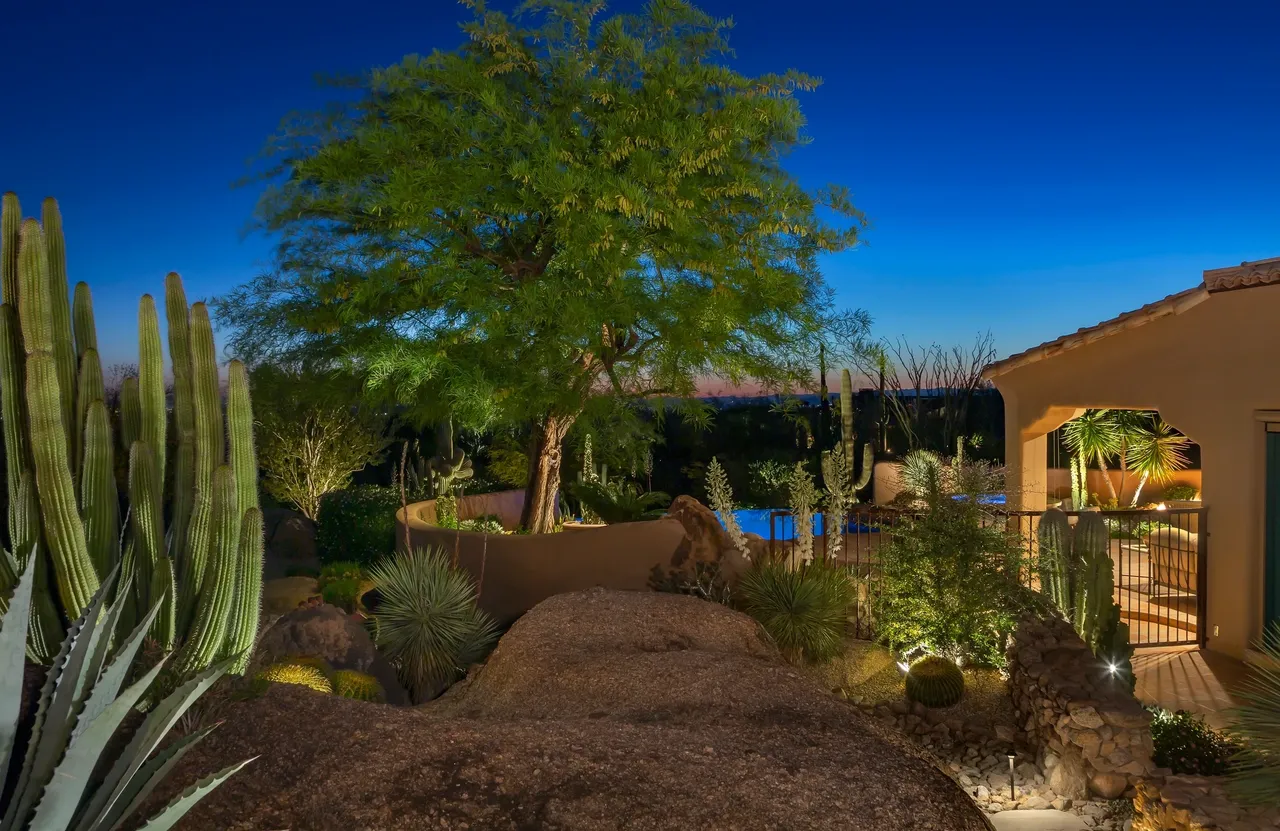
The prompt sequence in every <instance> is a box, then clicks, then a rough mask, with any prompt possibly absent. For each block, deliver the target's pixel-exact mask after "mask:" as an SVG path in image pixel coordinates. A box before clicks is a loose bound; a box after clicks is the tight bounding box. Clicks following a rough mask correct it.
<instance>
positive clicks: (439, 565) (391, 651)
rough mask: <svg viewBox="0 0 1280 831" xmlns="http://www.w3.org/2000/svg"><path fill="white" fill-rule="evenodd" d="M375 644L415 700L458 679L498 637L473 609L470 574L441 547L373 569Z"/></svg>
mask: <svg viewBox="0 0 1280 831" xmlns="http://www.w3.org/2000/svg"><path fill="white" fill-rule="evenodd" d="M370 577H371V579H372V580H373V585H374V588H375V590H376V591H377V594H378V601H377V605H376V608H375V609H374V610H373V631H374V640H375V642H376V643H377V645H378V648H379V649H380V650H381V651H382V654H383V655H385V656H386V657H387V658H388V659H389V660H390V661H391V662H392V663H393V664H394V665H395V666H396V669H397V671H398V672H399V675H400V680H401V681H403V682H404V685H405V687H407V688H408V689H409V691H410V693H412V694H413V696H414V699H415V700H417V701H423V700H426V699H429V698H430V697H432V696H433V695H434V694H436V693H437V692H439V691H440V690H441V689H442V688H443V687H445V686H447V685H448V684H450V683H452V682H453V681H455V680H457V678H458V677H459V676H460V675H461V674H462V673H463V672H464V671H465V670H466V668H467V667H468V666H470V665H471V664H473V663H476V662H477V661H480V660H483V658H484V657H485V656H486V655H487V654H488V653H489V650H490V649H492V648H493V645H494V643H495V642H496V641H497V639H498V627H497V625H496V624H495V623H494V621H493V619H492V618H490V617H489V616H488V615H487V614H485V613H484V612H482V611H480V609H479V608H477V606H476V587H475V584H474V583H473V582H472V581H471V577H470V575H468V574H467V573H466V572H465V571H462V570H461V569H457V568H453V567H452V566H451V565H450V560H449V556H448V555H447V554H446V553H445V552H444V551H443V550H441V549H438V548H430V549H416V550H414V551H413V552H411V553H401V554H397V555H396V556H394V557H391V558H388V559H386V560H384V561H383V562H381V563H379V564H378V565H377V566H375V567H374V568H373V570H372V572H371V573H370Z"/></svg>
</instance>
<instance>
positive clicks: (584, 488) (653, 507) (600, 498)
mask: <svg viewBox="0 0 1280 831" xmlns="http://www.w3.org/2000/svg"><path fill="white" fill-rule="evenodd" d="M570 491H572V493H573V496H574V498H575V499H577V500H578V501H579V502H580V503H582V506H583V508H584V509H585V510H587V511H590V512H591V513H593V514H595V515H596V517H598V518H599V519H601V520H602V521H603V522H605V523H606V524H608V525H613V524H615V523H619V522H639V521H640V520H644V519H656V518H657V517H660V516H662V514H663V513H664V512H665V511H666V507H667V506H668V505H670V504H671V497H670V496H668V495H667V494H665V493H663V492H662V491H652V492H648V493H642V492H641V491H640V488H638V487H637V486H635V485H633V484H631V483H629V482H624V483H605V482H590V481H582V482H576V483H574V484H573V485H572V486H570Z"/></svg>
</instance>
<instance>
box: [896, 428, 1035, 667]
mask: <svg viewBox="0 0 1280 831" xmlns="http://www.w3.org/2000/svg"><path fill="white" fill-rule="evenodd" d="M913 455H914V454H913ZM917 473H918V477H917V478H916V479H915V480H914V481H913V485H912V487H913V489H912V491H911V493H912V496H913V498H914V499H915V500H916V501H917V504H918V505H919V506H920V507H919V513H918V514H916V515H912V516H907V517H904V518H903V520H902V521H901V522H900V524H898V525H897V526H896V527H894V528H893V530H892V532H890V533H888V534H886V536H887V537H888V538H887V539H886V540H884V541H883V542H882V544H881V547H880V552H879V553H880V560H881V573H880V584H879V586H878V591H877V592H876V593H875V597H874V607H873V610H874V615H875V620H876V628H877V631H878V632H879V634H880V636H881V637H882V638H883V640H884V641H885V642H886V643H887V644H888V645H889V646H890V647H891V648H893V649H895V650H897V651H899V652H902V653H908V654H910V653H915V652H917V651H924V652H929V653H932V654H936V655H944V656H946V657H949V658H951V659H952V660H955V661H956V662H957V663H960V664H964V663H977V664H982V665H990V666H1002V665H1003V664H1004V661H1005V658H1004V649H1005V643H1006V640H1007V638H1008V636H1009V634H1010V633H1011V632H1012V631H1013V628H1014V626H1015V625H1016V624H1017V620H1018V617H1019V615H1020V614H1021V613H1022V612H1023V611H1027V610H1030V609H1033V608H1039V605H1042V604H1043V601H1041V600H1039V599H1038V598H1037V597H1036V596H1035V594H1034V593H1032V592H1030V591H1028V590H1027V589H1025V588H1024V587H1023V586H1022V583H1021V575H1022V573H1023V569H1024V568H1027V567H1029V565H1030V564H1029V563H1027V562H1026V561H1025V547H1024V543H1023V540H1022V539H1021V538H1020V537H1019V536H1018V535H1017V534H1016V533H1014V532H1011V531H1009V530H1008V529H1007V528H1006V525H1005V523H1004V522H1003V521H1002V520H1001V518H1000V517H999V516H997V515H995V514H993V513H992V512H991V509H990V507H989V506H987V505H984V504H983V503H982V501H981V499H980V498H979V497H980V496H981V495H983V494H985V493H989V492H991V490H992V489H993V488H994V487H995V486H996V483H997V482H998V481H999V478H1000V477H999V473H998V471H995V470H993V469H992V468H991V467H989V466H988V465H986V464H984V463H976V462H968V461H965V460H963V459H961V460H959V461H953V462H952V463H951V464H949V465H948V464H947V463H945V462H939V463H938V464H934V459H929V460H928V461H926V462H923V463H921V464H920V465H919V470H918V471H917Z"/></svg>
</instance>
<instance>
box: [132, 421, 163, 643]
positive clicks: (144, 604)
mask: <svg viewBox="0 0 1280 831" xmlns="http://www.w3.org/2000/svg"><path fill="white" fill-rule="evenodd" d="M161 500H162V493H161V485H160V482H159V476H158V475H157V468H156V462H155V456H154V454H153V453H152V451H151V446H150V445H148V444H147V443H146V442H145V441H135V442H134V443H133V446H132V447H130V448H129V525H130V533H131V534H132V539H133V543H134V552H135V554H136V555H137V561H136V562H137V565H136V569H137V570H136V572H135V575H134V585H135V587H136V592H137V596H138V601H139V602H138V608H139V609H150V608H151V607H152V606H154V605H155V604H156V603H158V602H161V601H162V597H161V596H160V595H159V594H153V593H152V592H153V590H154V589H155V588H156V587H157V583H156V580H157V569H160V568H161V564H160V560H161V559H163V558H165V553H164V548H163V540H164V528H163V523H164V514H163V513H162V511H161ZM160 588H161V590H164V589H165V588H167V587H166V585H165V584H164V581H163V580H161V581H160ZM166 617H167V618H168V622H169V625H170V626H171V625H172V621H173V615H172V614H169V615H165V614H164V613H163V611H162V612H161V614H160V615H157V617H156V619H155V621H153V629H152V632H151V636H152V637H153V638H155V639H156V640H158V641H160V642H161V643H164V640H163V637H164V635H165V634H166V633H165V632H163V631H157V630H156V629H155V628H154V626H155V625H156V624H159V623H160V621H161V618H166ZM169 637H170V641H169V643H168V645H167V646H166V647H165V648H166V649H168V648H170V647H171V646H172V635H170V636H169Z"/></svg>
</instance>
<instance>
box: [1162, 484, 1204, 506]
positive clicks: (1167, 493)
mask: <svg viewBox="0 0 1280 831" xmlns="http://www.w3.org/2000/svg"><path fill="white" fill-rule="evenodd" d="M1198 493H1200V490H1199V488H1197V487H1196V486H1195V485H1170V486H1169V487H1167V488H1165V489H1164V498H1165V499H1168V500H1170V501H1173V502H1184V501H1186V500H1189V499H1195V498H1196V495H1197V494H1198Z"/></svg>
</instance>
